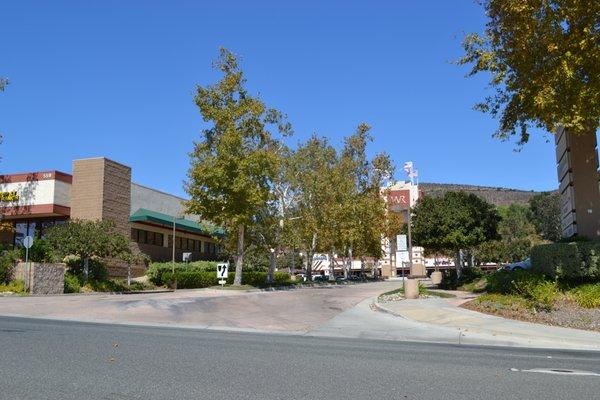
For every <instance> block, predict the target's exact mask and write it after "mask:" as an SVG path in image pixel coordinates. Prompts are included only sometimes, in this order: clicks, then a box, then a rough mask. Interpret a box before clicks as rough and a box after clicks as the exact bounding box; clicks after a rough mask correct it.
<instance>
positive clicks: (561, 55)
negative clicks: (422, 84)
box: [458, 0, 600, 144]
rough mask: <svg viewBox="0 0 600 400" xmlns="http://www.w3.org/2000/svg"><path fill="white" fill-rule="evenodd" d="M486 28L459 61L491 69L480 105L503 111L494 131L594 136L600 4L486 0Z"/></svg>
mask: <svg viewBox="0 0 600 400" xmlns="http://www.w3.org/2000/svg"><path fill="white" fill-rule="evenodd" d="M481 4H482V5H483V7H484V8H485V12H486V16H487V17H488V22H487V24H486V28H485V33H484V34H481V35H480V34H476V33H474V34H470V35H468V36H466V38H465V40H464V42H463V46H464V49H465V55H464V56H463V58H462V59H460V60H459V62H458V63H459V64H472V69H471V71H470V73H469V75H471V76H472V75H476V74H478V73H480V72H486V73H489V74H491V80H490V85H491V87H492V88H493V89H494V93H493V94H491V95H490V96H488V97H487V98H485V99H484V101H483V102H481V103H479V104H477V105H476V108H477V109H479V110H481V111H483V112H486V113H490V114H491V115H492V116H494V117H498V118H499V121H500V125H499V128H498V130H497V131H496V134H495V135H496V136H497V137H500V138H509V137H511V136H513V135H518V136H519V138H520V141H519V142H520V143H521V144H523V143H526V142H527V141H528V139H529V131H530V128H531V127H536V128H543V129H546V130H547V131H550V132H553V131H554V130H555V129H556V128H557V126H558V125H562V126H564V127H566V128H568V129H569V131H570V132H572V133H575V134H595V132H596V130H597V128H598V122H599V120H600V40H599V38H600V24H599V23H598V21H599V20H600V2H598V1H594V0H589V1H567V0H546V1H540V0H482V1H481Z"/></svg>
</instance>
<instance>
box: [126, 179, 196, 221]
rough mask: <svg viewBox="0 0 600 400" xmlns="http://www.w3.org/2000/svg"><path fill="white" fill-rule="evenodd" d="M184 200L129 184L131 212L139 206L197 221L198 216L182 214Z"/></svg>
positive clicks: (135, 184)
mask: <svg viewBox="0 0 600 400" xmlns="http://www.w3.org/2000/svg"><path fill="white" fill-rule="evenodd" d="M184 201H185V199H183V198H181V197H178V196H174V195H172V194H167V193H164V192H161V191H159V190H155V189H150V188H148V187H146V186H142V185H138V184H137V183H132V184H131V214H133V213H135V212H136V211H137V210H138V209H140V208H145V209H147V210H150V211H156V212H159V213H163V214H167V215H171V216H175V217H178V218H181V217H185V218H186V219H189V220H193V221H197V220H198V218H197V217H196V216H193V215H182V213H183V211H184V207H183V202H184Z"/></svg>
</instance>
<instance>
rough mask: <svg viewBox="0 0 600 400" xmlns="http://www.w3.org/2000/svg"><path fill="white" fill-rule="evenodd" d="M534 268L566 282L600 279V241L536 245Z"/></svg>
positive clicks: (532, 253)
mask: <svg viewBox="0 0 600 400" xmlns="http://www.w3.org/2000/svg"><path fill="white" fill-rule="evenodd" d="M531 264H532V270H533V271H536V272H539V273H542V274H544V275H547V276H549V277H551V278H552V279H556V280H559V281H564V282H586V281H587V282H589V281H598V280H600V243H598V242H572V243H553V244H544V245H539V246H535V247H534V248H533V249H532V251H531Z"/></svg>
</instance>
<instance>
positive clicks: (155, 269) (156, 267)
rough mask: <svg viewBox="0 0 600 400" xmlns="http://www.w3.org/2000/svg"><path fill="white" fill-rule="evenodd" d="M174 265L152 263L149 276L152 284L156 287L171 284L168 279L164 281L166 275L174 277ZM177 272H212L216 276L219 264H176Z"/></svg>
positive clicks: (202, 262)
mask: <svg viewBox="0 0 600 400" xmlns="http://www.w3.org/2000/svg"><path fill="white" fill-rule="evenodd" d="M172 271H173V263H170V262H164V263H152V264H150V266H149V267H148V271H147V275H148V279H150V282H152V283H154V284H155V285H159V286H160V285H164V284H166V283H167V282H169V280H168V279H164V278H163V275H164V274H165V273H167V272H168V273H170V274H171V275H172ZM175 271H176V272H212V273H213V275H215V276H216V271H217V263H216V262H215V261H194V262H191V263H175Z"/></svg>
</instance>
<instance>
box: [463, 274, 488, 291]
mask: <svg viewBox="0 0 600 400" xmlns="http://www.w3.org/2000/svg"><path fill="white" fill-rule="evenodd" d="M487 284H488V280H487V277H481V278H477V279H476V280H474V281H472V282H468V283H464V284H462V285H460V286H458V287H457V290H461V291H463V292H471V293H483V292H485V289H486V287H487Z"/></svg>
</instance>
